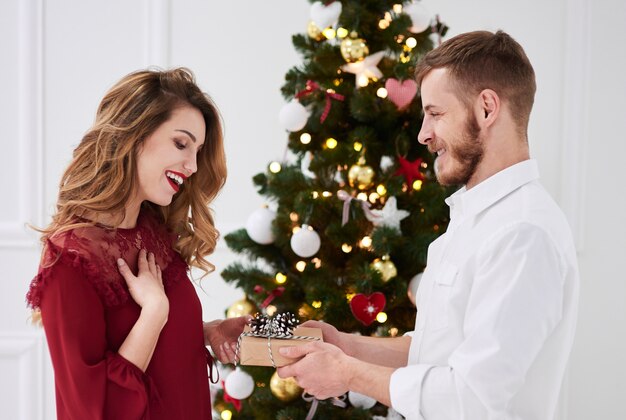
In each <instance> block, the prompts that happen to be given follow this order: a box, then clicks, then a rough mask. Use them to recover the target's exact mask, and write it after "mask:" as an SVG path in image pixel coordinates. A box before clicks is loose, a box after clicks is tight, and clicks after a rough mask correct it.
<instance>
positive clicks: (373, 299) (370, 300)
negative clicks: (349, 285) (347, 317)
mask: <svg viewBox="0 0 626 420" xmlns="http://www.w3.org/2000/svg"><path fill="white" fill-rule="evenodd" d="M386 302H387V300H386V299H385V295H383V294H382V293H381V292H374V293H372V294H371V295H369V296H365V295H364V294H362V293H357V294H356V295H354V297H353V298H352V300H351V301H350V309H351V310H352V314H353V315H354V317H355V318H356V319H358V320H359V321H361V323H362V324H363V325H370V324H371V323H372V322H374V320H375V319H376V315H378V314H379V313H380V312H381V311H382V310H383V309H385V303H386Z"/></svg>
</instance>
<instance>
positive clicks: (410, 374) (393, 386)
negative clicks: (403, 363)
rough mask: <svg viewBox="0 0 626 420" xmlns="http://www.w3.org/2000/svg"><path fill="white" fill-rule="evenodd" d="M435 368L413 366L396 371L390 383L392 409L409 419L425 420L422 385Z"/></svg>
mask: <svg viewBox="0 0 626 420" xmlns="http://www.w3.org/2000/svg"><path fill="white" fill-rule="evenodd" d="M432 368H433V366H430V365H411V366H407V367H403V368H398V369H396V370H395V371H394V372H393V373H392V374H391V380H390V381H389V396H390V398H391V407H392V408H393V409H394V410H396V411H397V412H399V413H400V414H402V415H403V416H404V417H406V418H407V419H411V420H424V418H423V417H422V414H421V412H420V411H421V410H420V407H421V402H422V384H423V382H424V377H426V374H428V371H429V370H431V369H432Z"/></svg>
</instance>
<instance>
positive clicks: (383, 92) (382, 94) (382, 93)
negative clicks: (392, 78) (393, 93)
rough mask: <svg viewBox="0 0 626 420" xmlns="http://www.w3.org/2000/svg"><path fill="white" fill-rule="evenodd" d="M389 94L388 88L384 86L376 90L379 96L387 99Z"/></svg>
mask: <svg viewBox="0 0 626 420" xmlns="http://www.w3.org/2000/svg"><path fill="white" fill-rule="evenodd" d="M387 94H388V92H387V89H385V88H384V87H381V88H378V90H377V91H376V95H377V96H378V97H379V98H383V99H385V98H386V97H387Z"/></svg>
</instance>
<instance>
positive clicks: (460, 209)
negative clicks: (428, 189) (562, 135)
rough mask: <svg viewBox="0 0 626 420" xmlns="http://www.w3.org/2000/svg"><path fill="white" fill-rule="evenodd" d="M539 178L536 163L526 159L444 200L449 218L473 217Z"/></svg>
mask: <svg viewBox="0 0 626 420" xmlns="http://www.w3.org/2000/svg"><path fill="white" fill-rule="evenodd" d="M538 178H539V167H538V166H537V161H535V160H534V159H528V160H525V161H522V162H519V163H516V164H515V165H512V166H509V167H508V168H506V169H503V170H501V171H500V172H498V173H496V174H494V175H492V176H490V177H489V178H487V179H485V180H484V181H483V182H481V183H479V184H478V185H476V186H475V187H474V188H471V189H470V190H468V189H467V188H466V187H463V188H461V189H460V190H458V191H456V192H455V193H454V194H452V195H451V196H450V197H448V198H446V204H447V205H448V206H449V207H450V217H451V218H455V217H460V216H463V215H475V214H478V213H480V212H481V211H483V210H485V209H486V208H488V207H489V206H491V205H492V204H493V203H495V202H496V201H498V200H500V199H501V198H503V197H504V196H506V195H508V194H510V193H511V192H513V191H515V190H516V189H518V188H519V187H521V186H522V185H524V184H527V183H529V182H531V181H534V180H536V179H538Z"/></svg>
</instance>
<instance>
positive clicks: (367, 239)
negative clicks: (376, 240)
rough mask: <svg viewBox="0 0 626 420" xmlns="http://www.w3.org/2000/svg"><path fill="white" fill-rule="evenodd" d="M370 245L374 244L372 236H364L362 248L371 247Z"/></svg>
mask: <svg viewBox="0 0 626 420" xmlns="http://www.w3.org/2000/svg"><path fill="white" fill-rule="evenodd" d="M370 246H372V238H370V237H369V236H364V237H363V238H362V239H361V248H369V247H370Z"/></svg>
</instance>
